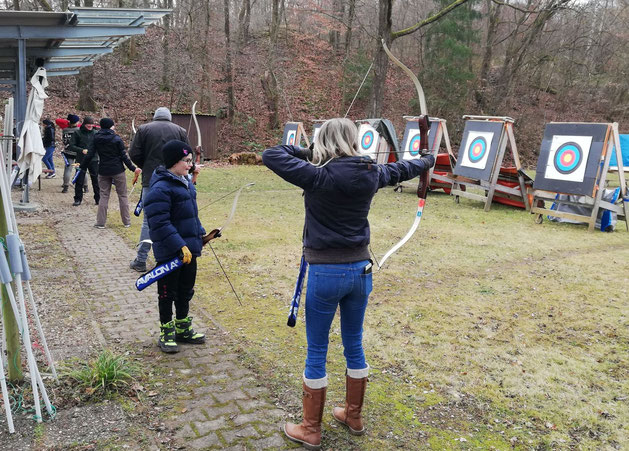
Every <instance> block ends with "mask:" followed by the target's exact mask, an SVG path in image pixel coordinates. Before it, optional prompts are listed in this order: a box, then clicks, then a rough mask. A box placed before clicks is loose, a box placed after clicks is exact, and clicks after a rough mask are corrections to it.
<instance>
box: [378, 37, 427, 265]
mask: <svg viewBox="0 0 629 451" xmlns="http://www.w3.org/2000/svg"><path fill="white" fill-rule="evenodd" d="M381 41H382V47H383V49H384V51H385V53H386V54H387V55H388V57H389V58H390V59H391V61H393V62H394V63H395V64H396V65H397V66H398V67H400V68H401V69H402V70H403V71H404V73H406V75H408V76H409V78H410V79H411V80H412V81H413V84H414V85H415V89H416V90H417V97H418V99H419V108H420V110H421V113H422V115H421V116H420V117H419V118H418V123H419V129H420V149H421V153H422V154H425V153H427V152H428V130H429V129H430V121H429V119H428V112H427V108H426V96H425V95H424V89H423V88H422V85H421V84H420V83H419V80H418V79H417V77H416V76H415V74H414V73H413V72H412V71H411V70H410V69H409V68H408V67H406V66H405V65H404V64H403V63H402V62H401V61H400V60H399V59H397V58H396V57H395V56H394V55H393V54H392V53H391V51H390V50H389V48H388V47H387V44H386V42H385V41H384V39H382V40H381ZM429 171H430V169H429V170H428V171H425V172H424V173H422V174H421V175H420V178H419V184H418V186H417V197H418V198H419V201H418V202H417V212H416V213H415V220H414V221H413V225H412V226H411V228H410V229H409V230H408V232H406V235H404V237H403V238H402V239H401V240H400V241H398V242H397V243H396V244H395V245H394V246H393V247H392V248H391V249H389V250H388V251H387V252H386V254H384V257H382V259H381V260H380V263H379V264H378V270H380V269H382V267H383V265H384V262H385V261H387V259H388V258H389V257H390V256H391V255H393V254H394V253H395V252H396V251H397V250H398V249H400V248H401V247H402V246H403V245H404V244H405V243H406V242H407V241H408V240H409V239H410V238H411V237H412V236H413V234H414V233H415V231H416V230H417V228H418V227H419V223H420V222H421V220H422V216H423V211H424V205H425V204H426V194H427V192H428V173H429ZM376 262H377V261H376Z"/></svg>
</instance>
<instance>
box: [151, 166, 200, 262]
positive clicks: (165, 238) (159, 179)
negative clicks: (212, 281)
mask: <svg viewBox="0 0 629 451" xmlns="http://www.w3.org/2000/svg"><path fill="white" fill-rule="evenodd" d="M144 214H145V215H146V219H147V221H148V223H149V233H150V236H151V241H153V254H155V260H156V261H158V262H160V263H161V262H165V261H168V260H171V259H173V258H175V257H177V256H178V255H179V252H180V250H181V248H182V247H183V246H188V249H190V252H191V253H192V255H194V256H196V257H198V256H200V255H201V248H202V247H203V242H202V240H201V237H202V236H203V235H205V229H204V228H203V226H201V222H200V221H199V210H198V209H197V190H196V189H195V187H194V185H193V184H192V183H188V186H186V183H184V181H183V180H181V179H179V178H178V177H177V176H175V175H174V174H173V173H172V172H169V171H168V170H167V169H166V168H164V166H158V168H157V169H155V172H154V173H153V177H151V186H150V191H149V192H148V194H147V196H146V202H145V203H144Z"/></svg>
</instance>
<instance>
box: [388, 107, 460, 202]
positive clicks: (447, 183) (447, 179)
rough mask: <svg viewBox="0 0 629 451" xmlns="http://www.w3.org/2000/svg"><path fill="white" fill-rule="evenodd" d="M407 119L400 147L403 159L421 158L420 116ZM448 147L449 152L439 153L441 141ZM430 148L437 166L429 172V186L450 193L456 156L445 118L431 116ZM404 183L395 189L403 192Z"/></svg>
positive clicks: (406, 117)
mask: <svg viewBox="0 0 629 451" xmlns="http://www.w3.org/2000/svg"><path fill="white" fill-rule="evenodd" d="M403 118H404V119H405V120H406V127H405V128H404V137H403V138H402V146H401V148H400V152H399V153H398V155H400V154H401V159H402V160H416V159H419V158H421V155H420V148H419V147H420V142H419V125H418V123H417V121H418V119H419V117H418V116H403ZM442 142H443V144H444V145H445V147H446V150H447V153H441V154H440V153H439V150H440V148H441V143H442ZM428 149H429V150H430V153H431V154H432V155H433V156H434V157H435V161H436V163H435V166H434V167H432V168H430V171H429V173H428V187H429V188H430V189H431V190H437V189H443V190H444V191H445V192H446V193H450V190H451V189H452V184H453V183H454V179H453V176H452V167H453V164H455V163H456V157H455V156H454V153H453V152H452V146H451V145H450V136H449V135H448V127H447V125H446V120H445V119H439V118H437V117H431V118H430V130H429V131H428ZM403 188H404V185H402V184H399V185H397V186H396V187H395V191H400V192H402V189H403Z"/></svg>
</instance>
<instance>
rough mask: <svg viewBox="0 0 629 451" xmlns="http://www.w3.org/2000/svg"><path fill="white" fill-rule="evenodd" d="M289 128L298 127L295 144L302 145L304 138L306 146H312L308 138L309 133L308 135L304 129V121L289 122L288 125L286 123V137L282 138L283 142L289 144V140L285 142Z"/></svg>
mask: <svg viewBox="0 0 629 451" xmlns="http://www.w3.org/2000/svg"><path fill="white" fill-rule="evenodd" d="M287 129H291V130H293V129H296V131H295V142H294V145H295V146H301V140H302V138H303V140H304V141H305V142H306V147H309V146H310V140H309V139H308V135H306V131H305V130H304V124H303V122H287V123H286V125H284V138H282V144H288V143H287V142H284V140H285V137H286V130H287Z"/></svg>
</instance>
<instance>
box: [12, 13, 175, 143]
mask: <svg viewBox="0 0 629 451" xmlns="http://www.w3.org/2000/svg"><path fill="white" fill-rule="evenodd" d="M170 12H171V10H170V9H125V8H120V9H114V8H111V9H109V8H71V9H70V10H69V11H66V12H61V13H58V12H39V11H0V90H2V91H10V92H11V93H12V95H14V97H15V104H14V105H15V106H14V108H15V115H14V117H15V119H16V125H17V129H18V134H19V131H20V129H21V126H22V122H23V121H24V117H25V114H26V80H27V78H29V77H30V76H31V75H32V74H33V73H35V71H36V70H37V68H38V67H40V66H42V65H43V66H44V67H45V68H46V72H47V75H48V77H52V76H59V75H75V74H78V73H79V69H81V68H82V67H86V66H91V65H92V64H94V61H96V60H97V59H98V58H99V57H101V56H102V55H104V54H106V53H111V52H112V51H113V49H114V47H116V46H117V45H119V44H120V43H122V42H123V41H125V40H126V39H128V38H130V37H131V36H134V35H140V34H144V32H145V31H146V30H145V27H146V26H147V25H150V24H152V23H155V22H157V21H159V20H160V19H161V18H162V17H164V16H165V15H167V14H169V13H170Z"/></svg>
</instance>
